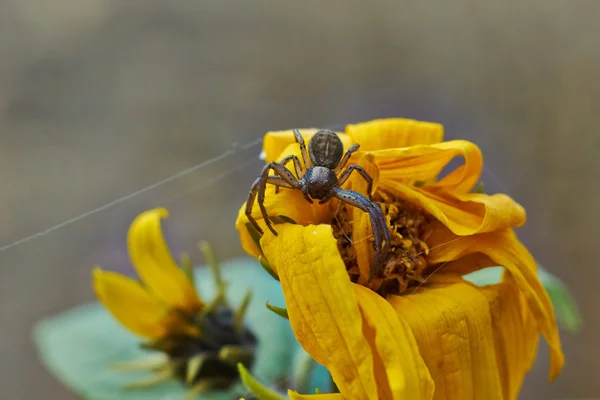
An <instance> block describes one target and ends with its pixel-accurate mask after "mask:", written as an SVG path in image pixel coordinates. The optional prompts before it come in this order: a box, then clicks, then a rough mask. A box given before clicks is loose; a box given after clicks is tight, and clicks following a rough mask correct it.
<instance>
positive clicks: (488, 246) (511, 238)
mask: <svg viewBox="0 0 600 400" xmlns="http://www.w3.org/2000/svg"><path fill="white" fill-rule="evenodd" d="M472 253H482V254H485V255H486V256H488V257H489V258H490V259H491V260H492V261H493V262H494V263H495V264H496V265H500V266H503V267H504V268H506V270H507V271H508V272H509V273H510V274H511V276H512V278H513V279H514V282H515V284H516V285H517V287H518V288H519V290H520V292H521V294H522V295H523V296H524V298H525V300H526V302H527V306H528V309H529V311H530V312H531V315H532V316H533V318H535V320H536V323H537V327H538V330H539V331H540V332H541V333H542V335H543V336H544V338H545V339H546V342H547V343H548V346H549V348H550V361H551V366H550V374H549V379H550V380H553V379H554V378H555V377H556V376H557V375H558V373H559V372H560V371H561V369H562V367H563V364H564V355H563V353H562V348H561V344H560V338H559V335H558V327H557V325H556V317H555V315H554V309H553V308H552V303H551V302H550V298H549V297H548V294H547V293H546V290H545V289H544V287H543V286H542V284H541V283H540V281H539V279H538V277H537V271H536V270H537V266H536V262H535V260H534V259H533V257H532V256H531V254H530V253H529V251H527V249H526V248H525V246H523V245H522V244H521V243H520V242H519V240H518V239H517V237H516V235H515V234H514V232H513V231H512V230H510V229H506V230H503V231H499V232H491V233H485V234H479V235H473V236H468V237H462V238H455V239H454V240H453V241H452V242H448V243H447V244H446V245H443V246H438V247H436V248H432V250H431V252H430V254H429V257H430V261H431V262H432V263H440V262H445V261H448V260H456V259H458V258H461V257H464V256H465V255H468V254H472Z"/></svg>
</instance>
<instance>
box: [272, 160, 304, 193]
mask: <svg viewBox="0 0 600 400" xmlns="http://www.w3.org/2000/svg"><path fill="white" fill-rule="evenodd" d="M290 161H294V170H295V171H296V176H297V177H298V179H301V178H302V175H304V171H303V170H302V164H300V160H299V159H298V157H296V156H295V155H293V154H292V155H289V156H287V157H285V158H284V159H283V160H281V162H280V163H279V164H281V165H283V166H284V167H285V166H286V164H287V163H289V162H290ZM286 168H287V167H286ZM277 193H279V186H276V187H275V194H277Z"/></svg>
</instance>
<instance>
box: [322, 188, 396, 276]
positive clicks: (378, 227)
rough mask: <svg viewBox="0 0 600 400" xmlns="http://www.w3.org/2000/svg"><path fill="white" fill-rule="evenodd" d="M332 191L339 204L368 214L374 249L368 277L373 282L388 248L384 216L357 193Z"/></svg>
mask: <svg viewBox="0 0 600 400" xmlns="http://www.w3.org/2000/svg"><path fill="white" fill-rule="evenodd" d="M333 191H334V193H335V197H336V198H337V199H338V200H340V201H341V202H343V203H346V204H349V205H351V206H354V207H357V208H359V209H360V210H362V211H364V212H367V213H369V218H370V220H371V228H372V230H373V238H374V240H373V247H374V249H375V255H374V257H373V262H372V263H371V273H370V275H369V282H370V281H371V280H373V277H374V276H375V274H376V273H378V272H379V271H381V269H382V268H383V264H384V262H385V258H386V255H387V253H388V251H389V247H390V231H389V230H388V227H387V224H386V221H385V216H384V215H383V212H382V211H381V208H379V206H378V205H377V204H375V203H373V202H372V201H370V200H369V199H367V198H366V197H365V196H363V195H362V194H360V193H358V192H354V191H352V190H343V189H338V188H335V189H333Z"/></svg>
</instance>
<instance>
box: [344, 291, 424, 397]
mask: <svg viewBox="0 0 600 400" xmlns="http://www.w3.org/2000/svg"><path fill="white" fill-rule="evenodd" d="M354 290H355V294H356V298H357V300H358V304H359V307H360V310H361V313H362V316H363V320H364V324H363V331H364V332H365V336H366V337H367V340H369V344H370V345H371V346H372V348H373V347H374V349H373V355H374V357H376V359H377V360H379V361H381V363H382V367H383V374H382V375H383V377H382V378H387V379H385V380H384V379H382V380H381V382H383V383H384V384H383V385H380V384H378V389H380V390H381V389H387V392H389V394H386V395H380V398H381V399H395V400H401V399H406V398H414V399H420V400H426V399H431V398H432V396H433V389H434V384H433V380H432V379H431V375H430V373H429V371H428V369H427V366H426V365H425V362H424V361H423V358H422V357H421V354H420V353H419V347H418V346H417V342H416V340H415V337H414V335H413V333H412V331H411V329H410V326H408V324H407V323H406V322H405V321H403V320H401V319H399V318H398V316H397V314H396V312H395V311H394V309H393V308H392V307H391V305H390V304H389V303H388V302H387V301H386V300H385V299H383V298H382V297H381V296H379V295H378V294H376V293H375V292H373V291H372V290H370V289H367V288H366V287H364V286H359V285H354ZM376 365H377V363H376ZM375 376H376V377H379V375H378V374H377V368H376V374H375Z"/></svg>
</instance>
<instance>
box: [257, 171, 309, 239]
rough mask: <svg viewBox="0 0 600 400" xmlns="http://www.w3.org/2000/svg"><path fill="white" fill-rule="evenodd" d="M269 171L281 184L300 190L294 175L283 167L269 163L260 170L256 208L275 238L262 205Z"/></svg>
mask: <svg viewBox="0 0 600 400" xmlns="http://www.w3.org/2000/svg"><path fill="white" fill-rule="evenodd" d="M271 170H273V172H275V174H277V175H279V178H281V180H282V181H283V182H285V183H286V184H288V185H289V186H290V187H291V188H293V189H300V188H301V184H300V182H299V181H298V179H296V178H295V177H294V174H292V172H291V171H290V170H289V169H287V168H286V167H284V166H283V165H281V164H279V163H276V162H270V163H268V164H267V165H265V166H264V168H263V169H262V172H261V173H260V178H259V183H258V207H259V208H260V211H261V213H262V216H263V218H264V220H265V223H266V224H267V227H268V228H269V230H270V231H271V232H273V234H274V235H275V236H277V232H276V231H275V229H273V225H272V224H271V221H270V220H269V215H268V214H267V209H266V208H265V204H264V202H265V189H266V188H267V183H269V178H271V177H270V176H269V171H271ZM274 178H277V177H274ZM273 182H281V181H279V180H275V181H272V182H271V183H273ZM274 184H276V185H277V184H278V183H274ZM280 186H281V185H280Z"/></svg>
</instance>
